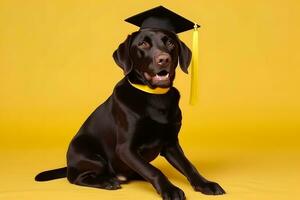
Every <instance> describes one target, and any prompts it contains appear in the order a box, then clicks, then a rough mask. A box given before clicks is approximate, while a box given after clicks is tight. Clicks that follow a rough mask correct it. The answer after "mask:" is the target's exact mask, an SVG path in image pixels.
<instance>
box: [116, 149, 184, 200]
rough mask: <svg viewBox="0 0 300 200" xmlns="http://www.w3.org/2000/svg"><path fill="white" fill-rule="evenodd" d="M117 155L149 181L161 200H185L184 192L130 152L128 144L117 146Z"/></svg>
mask: <svg viewBox="0 0 300 200" xmlns="http://www.w3.org/2000/svg"><path fill="white" fill-rule="evenodd" d="M117 154H118V155H119V157H120V159H121V160H122V161H123V162H124V163H126V164H127V165H128V166H129V167H130V168H131V169H133V170H134V171H135V172H137V173H138V174H140V175H141V176H142V177H144V178H145V179H146V180H147V181H149V182H150V183H151V184H152V185H153V186H154V188H155V189H156V191H157V192H158V193H159V194H160V195H161V196H162V197H163V199H168V200H175V199H176V200H177V199H178V200H184V199H185V195H184V192H183V191H182V190H181V189H179V188H178V187H176V186H174V185H173V184H172V183H171V182H170V181H169V180H168V179H167V178H166V177H165V175H164V174H163V173H162V172H161V171H160V170H158V169H157V168H155V167H154V166H153V165H151V164H150V163H148V162H146V161H144V160H143V159H142V158H141V156H140V155H139V154H138V153H137V152H136V151H134V150H132V147H131V144H130V143H124V144H122V145H117Z"/></svg>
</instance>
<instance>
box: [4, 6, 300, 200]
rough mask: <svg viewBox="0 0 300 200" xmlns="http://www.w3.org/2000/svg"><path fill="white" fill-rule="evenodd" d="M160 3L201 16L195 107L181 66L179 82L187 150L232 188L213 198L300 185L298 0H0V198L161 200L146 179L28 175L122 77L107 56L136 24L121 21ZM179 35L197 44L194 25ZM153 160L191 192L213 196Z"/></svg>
mask: <svg viewBox="0 0 300 200" xmlns="http://www.w3.org/2000/svg"><path fill="white" fill-rule="evenodd" d="M158 5H164V6H166V7H168V8H169V9H171V10H173V11H175V12H177V13H179V14H181V15H183V16H184V17H186V18H188V19H190V20H192V21H194V22H197V23H199V24H200V25H201V28H200V29H199V35H200V38H199V51H200V52H199V58H200V63H199V67H200V100H199V103H198V105H196V106H189V104H188V97H189V80H190V77H189V76H186V75H185V74H183V73H182V72H181V71H180V70H178V71H177V79H176V81H175V86H176V87H177V88H178V89H179V90H180V92H181V96H182V98H181V103H180V106H181V108H182V111H183V117H184V119H183V127H182V131H181V134H180V141H181V143H182V145H183V147H184V149H185V151H186V154H187V156H188V157H189V158H190V159H191V160H192V161H193V163H195V165H196V166H197V168H198V169H199V170H200V171H201V172H203V174H204V175H205V176H207V177H209V178H212V179H213V180H216V181H218V182H220V184H221V185H222V186H223V187H224V188H225V190H226V191H227V192H228V194H227V195H225V196H221V197H214V198H216V199H231V200H232V199H268V198H270V199H285V198H287V197H288V196H289V195H291V194H293V195H295V194H294V193H295V192H297V191H299V189H300V187H299V180H300V174H299V172H298V171H297V170H299V169H300V159H299V157H300V156H299V152H300V151H299V150H300V147H299V146H300V136H299V133H300V103H299V102H300V92H299V86H300V78H299V75H300V67H299V66H300V54H299V53H300V50H299V47H300V40H299V35H300V28H299V27H300V16H299V14H298V13H299V10H300V3H299V1H296V0H295V1H292V0H285V1H283V0H281V1H280V0H262V1H261V0H252V1H238V0H218V1H211V0H200V1H196V0H194V1H174V0H173V1H152V0H148V1H120V0H115V1H101V0H98V1H97V0H85V1H83V0H82V1H79V0H76V1H74V0H72V1H70V0H63V1H58V0H52V1H50V0H48V1H47V0H27V1H22V0H0V88H1V91H0V155H1V156H0V159H1V160H0V164H1V165H0V175H1V179H2V181H1V183H0V199H34V198H37V199H38V198H43V199H47V198H49V199H53V198H61V199H67V197H70V198H73V199H77V198H78V199H82V198H89V199H99V198H101V199H135V198H136V199H138V198H144V199H159V196H158V195H156V194H155V192H154V190H153V189H152V188H151V186H149V184H146V183H141V182H134V183H131V184H128V185H126V186H124V187H125V188H124V189H122V190H120V191H116V192H107V191H102V190H94V189H90V188H79V187H75V186H73V185H69V184H68V183H67V182H66V180H65V179H62V180H57V181H52V182H48V183H35V182H33V177H34V175H35V174H36V173H37V172H39V171H41V170H44V169H51V168H55V167H60V166H64V165H65V151H66V148H67V146H68V143H69V141H70V140H71V138H72V136H73V135H74V134H75V133H76V131H77V130H78V129H79V127H80V126H81V124H82V123H83V121H84V120H85V119H86V118H87V117H88V116H89V114H90V113H91V112H92V111H93V110H94V109H95V108H96V107H97V106H98V105H99V104H100V103H101V102H103V101H104V100H105V99H106V98H107V97H108V96H109V95H110V94H111V92H112V89H113V87H114V85H115V84H116V83H117V82H118V80H120V79H121V78H122V76H123V74H122V71H121V70H120V68H119V67H117V66H116V64H115V63H114V61H113V59H112V53H113V51H114V50H115V49H116V48H117V46H118V44H119V43H120V42H122V41H123V40H124V39H125V38H126V36H127V34H129V33H131V32H133V31H135V30H137V28H136V27H134V26H133V25H130V24H127V23H125V22H123V20H124V19H125V18H127V17H129V16H131V15H133V14H136V13H138V12H140V11H143V10H146V9H149V8H152V7H155V6H158ZM180 38H181V39H182V40H183V41H184V42H185V43H186V44H187V45H188V46H190V47H191V38H192V32H191V31H190V32H186V33H182V34H180ZM155 164H156V165H157V166H158V167H159V168H161V169H163V171H164V172H165V173H166V174H168V175H169V177H170V179H171V181H173V182H174V183H175V184H176V185H178V186H179V187H181V188H183V189H184V190H185V192H186V195H187V197H188V199H198V198H202V199H206V198H207V199H208V198H210V199H211V197H206V196H204V195H201V194H199V193H196V192H193V191H192V189H191V188H190V187H189V185H188V184H187V182H186V181H185V179H184V178H183V177H182V176H181V175H179V174H178V173H176V172H175V171H174V170H173V169H172V168H171V167H170V166H169V165H168V164H167V163H166V162H165V161H163V160H160V159H159V160H158V161H156V163H155ZM297 180H298V181H297ZM126 196H127V197H126ZM130 196H131V197H130ZM298 197H299V196H298ZM293 199H296V197H295V198H293Z"/></svg>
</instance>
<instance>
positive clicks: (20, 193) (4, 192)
mask: <svg viewBox="0 0 300 200" xmlns="http://www.w3.org/2000/svg"><path fill="white" fill-rule="evenodd" d="M186 154H187V155H188V157H189V158H190V160H192V161H193V163H194V164H195V165H196V167H197V168H198V169H199V170H200V171H201V172H202V174H203V175H204V176H206V177H207V178H209V179H211V180H215V181H217V182H219V183H220V185H222V186H223V188H224V189H225V190H226V191H227V194H226V195H223V196H215V197H212V196H205V195H203V194H201V193H197V192H194V191H193V190H192V188H191V187H190V185H189V184H188V182H187V181H186V179H185V178H184V177H183V176H181V175H180V174H179V173H177V172H176V171H175V170H174V169H172V167H171V166H170V165H169V164H167V162H166V161H165V160H164V159H161V158H159V159H157V160H155V162H154V165H155V166H157V167H158V168H160V169H161V170H162V171H163V172H164V173H165V174H166V175H167V176H168V177H169V178H170V180H171V181H172V182H173V183H174V184H175V185H177V186H178V187H180V188H182V189H183V190H184V191H185V194H186V197H187V199H203V200H205V199H228V200H250V199H251V200H252V199H253V200H266V199H272V200H279V199H293V200H296V199H300V195H299V192H300V170H299V169H300V156H299V152H296V151H292V150H284V151H269V152H267V151H261V152H259V151H257V152H253V151H250V150H248V151H246V150H243V151H239V150H231V151H229V150H225V151H224V150H222V151H221V150H212V149H206V150H203V149H202V150H200V149H199V150H195V149H186ZM0 158H1V166H0V174H1V182H0V199H1V200H2V199H3V200H22V199H26V200H27V199H28V200H35V199H43V200H47V199H49V200H50V199H51V200H53V199H56V200H57V199H64V200H65V199H72V200H77V199H78V200H79V199H80V200H82V199H88V200H94V199H95V200H99V199H101V200H105V199H108V200H111V199H122V200H124V199H143V200H148V199H149V200H153V199H160V197H159V196H158V195H157V194H156V193H155V191H154V189H153V188H152V186H151V185H150V184H148V183H145V182H131V183H129V184H127V185H122V189H120V190H117V191H105V190H100V189H93V188H85V187H79V186H75V185H71V184H69V183H68V182H67V180H66V179H59V180H55V181H50V182H43V183H38V182H35V181H34V179H33V178H34V176H35V174H36V173H38V172H39V171H41V170H44V169H51V168H55V167H61V166H64V162H65V160H64V159H65V150H64V149H49V150H45V149H44V150H39V149H35V150H32V149H31V150H30V149H27V150H24V149H22V150H8V149H6V150H1V153H0Z"/></svg>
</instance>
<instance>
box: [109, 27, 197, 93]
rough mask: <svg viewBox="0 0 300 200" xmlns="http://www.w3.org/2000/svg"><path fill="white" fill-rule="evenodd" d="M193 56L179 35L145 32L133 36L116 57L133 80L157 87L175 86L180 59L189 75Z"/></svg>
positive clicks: (153, 31)
mask: <svg viewBox="0 0 300 200" xmlns="http://www.w3.org/2000/svg"><path fill="white" fill-rule="evenodd" d="M191 55H192V53H191V51H190V49H189V48H188V47H187V46H186V45H185V44H184V43H183V42H182V41H181V40H180V39H179V38H178V37H177V35H176V34H175V33H173V32H169V31H162V30H157V29H143V30H140V31H137V32H134V33H132V34H131V35H129V36H128V37H127V39H126V40H125V41H124V42H123V43H121V44H120V45H119V47H118V49H117V50H116V51H115V52H114V53H113V58H114V60H115V62H116V63H117V64H118V65H119V66H120V67H121V68H122V69H123V71H124V74H125V75H126V76H129V78H130V79H134V80H135V81H137V82H140V83H143V84H146V85H148V86H149V87H151V88H155V87H170V86H172V83H173V80H174V78H175V69H176V66H177V65H178V60H179V65H180V67H181V69H182V71H184V72H185V73H187V72H188V71H187V70H188V66H189V64H190V61H191Z"/></svg>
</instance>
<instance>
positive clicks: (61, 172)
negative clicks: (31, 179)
mask: <svg viewBox="0 0 300 200" xmlns="http://www.w3.org/2000/svg"><path fill="white" fill-rule="evenodd" d="M66 176H67V167H62V168H58V169H53V170H48V171H44V172H41V173H39V174H38V175H36V176H35V180H36V181H50V180H53V179H58V178H65V177H66Z"/></svg>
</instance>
